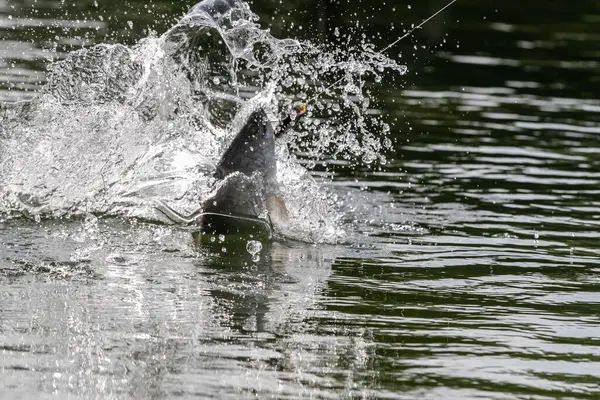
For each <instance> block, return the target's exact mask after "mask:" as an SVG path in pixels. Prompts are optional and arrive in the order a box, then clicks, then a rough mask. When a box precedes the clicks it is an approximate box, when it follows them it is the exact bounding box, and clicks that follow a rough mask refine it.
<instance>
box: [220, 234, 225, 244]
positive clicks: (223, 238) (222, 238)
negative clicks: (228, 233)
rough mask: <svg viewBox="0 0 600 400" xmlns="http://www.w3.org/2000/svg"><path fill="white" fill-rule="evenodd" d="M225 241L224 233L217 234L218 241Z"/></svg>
mask: <svg viewBox="0 0 600 400" xmlns="http://www.w3.org/2000/svg"><path fill="white" fill-rule="evenodd" d="M224 241H225V235H219V243H223V242H224Z"/></svg>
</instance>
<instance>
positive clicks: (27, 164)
mask: <svg viewBox="0 0 600 400" xmlns="http://www.w3.org/2000/svg"><path fill="white" fill-rule="evenodd" d="M257 21H258V17H257V16H256V15H255V14H254V13H252V11H251V10H250V8H249V6H248V5H247V4H246V3H244V2H242V1H238V0H205V1H203V2H201V3H199V4H197V5H196V6H194V7H193V8H192V9H191V10H190V12H189V13H188V14H187V15H186V16H185V17H184V18H182V20H181V21H180V22H179V23H178V24H176V25H175V26H173V27H172V28H171V29H170V30H168V31H167V32H166V33H164V34H163V35H161V36H158V37H157V36H149V37H147V38H145V39H143V40H141V41H140V42H139V43H137V44H136V45H134V46H132V47H127V46H123V45H118V44H117V45H106V44H102V45H97V46H94V47H91V48H89V49H83V50H80V51H77V52H74V53H71V54H69V55H68V56H67V58H66V59H64V60H62V61H60V62H57V63H54V64H52V65H50V66H49V68H48V82H47V84H46V85H45V87H44V88H43V89H42V90H41V92H40V93H39V94H38V95H37V96H36V97H35V98H34V99H33V100H32V101H30V102H28V103H20V104H3V105H2V106H1V108H0V126H1V128H0V176H1V177H0V212H1V213H3V214H5V215H7V214H8V215H12V216H21V215H25V216H31V217H34V218H40V217H54V218H55V217H72V216H81V215H88V214H96V215H124V216H127V217H138V218H143V219H149V220H159V219H160V218H161V216H160V214H158V213H156V211H155V208H154V205H155V204H156V203H155V202H156V201H157V200H161V201H167V202H169V203H170V204H172V205H173V207H175V208H178V209H180V210H182V211H183V212H186V211H192V210H194V209H195V208H197V207H198V205H199V204H200V203H201V200H202V199H204V198H206V197H207V196H208V195H209V194H210V192H211V190H212V189H213V186H214V180H213V179H212V178H211V174H210V172H211V170H212V168H213V166H214V165H215V163H216V161H217V160H218V158H219V157H220V155H221V154H222V153H223V150H224V149H225V147H226V146H227V144H228V141H229V138H230V137H231V135H233V134H235V132H236V131H237V130H238V129H239V128H240V127H241V125H242V124H243V123H244V121H245V117H246V116H247V115H249V113H251V112H252V111H254V110H256V109H257V108H259V107H263V108H266V109H267V110H268V112H269V113H270V114H271V115H272V116H273V118H277V116H278V115H280V114H281V112H283V111H286V110H288V109H290V107H291V106H292V105H293V104H295V103H297V102H298V101H307V100H308V99H309V98H311V96H315V95H317V96H318V97H316V98H314V97H313V99H314V100H313V101H312V102H311V104H309V109H310V111H311V112H310V114H309V118H308V122H306V123H305V124H303V125H302V126H301V128H300V129H299V130H298V132H295V133H293V134H292V135H291V136H290V137H288V139H287V142H286V143H284V142H280V143H278V149H277V164H278V169H279V174H278V182H279V190H280V193H279V194H280V196H281V197H282V198H284V200H285V201H286V203H287V206H288V209H289V214H290V216H291V221H290V223H289V224H286V225H285V226H277V227H276V228H277V230H278V232H279V233H280V234H283V235H284V236H291V237H294V238H298V239H303V240H310V241H317V242H319V241H327V242H332V241H336V240H338V239H339V238H340V235H342V230H341V228H340V224H339V220H340V216H339V214H338V213H337V211H336V204H335V200H334V197H333V196H332V195H330V194H329V192H328V191H327V190H326V189H325V188H324V187H323V186H322V184H320V183H319V182H317V181H316V180H315V179H314V178H313V177H312V176H311V175H310V173H308V171H307V170H306V169H305V168H304V167H302V166H300V165H299V164H298V162H297V161H296V157H295V156H294V153H297V152H299V151H301V152H303V154H304V157H308V158H311V159H315V160H316V159H319V158H323V157H324V156H325V155H328V156H330V157H334V158H337V157H343V158H346V159H361V160H362V161H364V162H368V163H370V162H374V161H377V160H379V161H380V162H381V161H384V156H383V154H382V151H381V150H382V141H384V140H385V134H386V131H387V130H386V125H385V123H384V122H383V120H382V119H381V118H380V117H379V116H378V115H377V113H373V112H372V111H373V110H371V109H370V97H369V91H368V89H367V82H369V81H375V82H377V81H379V80H380V79H381V76H382V74H383V73H384V71H385V70H389V69H391V70H393V71H396V72H397V73H403V72H404V70H405V69H404V67H403V66H400V65H398V64H397V63H396V62H395V61H393V60H390V59H388V58H387V57H385V56H384V55H382V54H380V53H378V52H376V51H375V50H374V49H373V47H372V46H371V45H370V44H368V43H363V44H361V45H360V46H358V47H355V48H349V50H348V49H345V50H342V49H335V50H331V49H329V50H327V51H325V50H324V49H322V48H319V47H317V46H315V45H313V44H311V43H308V42H299V41H297V40H293V39H285V40H280V39H276V38H274V37H273V36H271V35H270V33H269V32H268V31H266V30H263V29H261V28H260V26H259V25H258V23H257ZM340 77H341V78H343V79H340ZM332 81H335V82H337V84H334V85H331V84H330V82H332ZM288 147H289V148H290V149H291V150H292V152H291V153H290V152H289V151H288Z"/></svg>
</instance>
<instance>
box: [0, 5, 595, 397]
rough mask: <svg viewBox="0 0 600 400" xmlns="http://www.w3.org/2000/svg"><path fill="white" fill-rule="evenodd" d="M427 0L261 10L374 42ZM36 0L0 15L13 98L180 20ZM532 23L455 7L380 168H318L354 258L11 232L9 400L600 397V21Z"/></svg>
mask: <svg viewBox="0 0 600 400" xmlns="http://www.w3.org/2000/svg"><path fill="white" fill-rule="evenodd" d="M434 3H436V2H433V1H432V2H429V4H425V3H421V2H415V3H414V4H411V7H410V8H409V7H408V3H406V4H403V5H398V4H385V5H384V4H382V5H381V6H378V7H372V6H371V5H369V6H367V5H361V4H359V3H352V2H348V3H343V4H342V3H340V4H338V5H332V4H330V2H327V1H319V2H317V5H316V6H315V8H312V7H305V8H306V9H295V8H293V7H292V6H291V3H285V4H279V3H274V4H272V3H270V2H267V1H265V2H258V1H257V2H254V4H253V6H252V8H253V10H255V11H257V12H259V13H263V14H261V23H263V24H271V25H272V28H273V29H272V33H273V34H274V35H275V36H278V37H298V38H304V37H313V36H314V37H317V38H318V39H319V40H325V39H326V38H329V39H330V40H341V39H335V38H337V37H338V36H336V34H335V32H334V29H335V28H336V27H337V28H339V30H338V33H339V32H341V37H342V38H343V37H344V36H343V35H344V34H346V33H348V32H352V29H354V27H355V22H356V19H357V18H358V19H359V20H360V21H359V22H360V25H361V29H362V32H365V34H366V35H367V36H368V37H374V40H375V41H380V42H379V44H380V48H383V47H385V45H387V44H389V43H391V42H392V41H393V40H395V38H396V37H398V36H399V35H400V34H401V32H402V29H404V28H407V27H408V26H410V24H411V23H417V22H419V21H421V20H422V19H424V18H425V17H427V16H428V15H429V14H431V12H432V9H434V10H435V7H439V5H437V4H434ZM28 4H29V3H22V4H21V3H19V4H16V3H13V2H11V3H7V2H0V20H1V22H0V27H2V31H1V32H2V35H3V39H4V40H3V41H2V44H0V76H1V77H3V79H0V81H1V83H0V85H2V86H1V87H2V92H1V96H2V99H4V100H18V99H26V98H29V97H30V96H31V91H33V90H35V89H36V88H39V87H40V86H39V85H40V84H41V83H42V82H43V81H44V79H45V78H44V73H43V67H44V65H45V64H46V62H47V60H48V59H50V58H52V59H55V58H57V57H58V58H59V57H64V55H65V54H66V53H67V52H68V51H70V50H72V49H74V48H78V47H79V46H82V45H85V44H86V43H98V42H107V41H108V42H120V43H131V42H133V41H135V40H137V39H139V38H140V37H144V36H146V33H145V29H146V28H147V27H150V28H154V29H156V30H157V31H159V32H163V31H164V30H165V29H166V28H167V27H169V26H172V23H173V21H174V20H177V18H178V17H179V16H180V12H182V11H183V10H184V9H185V8H186V7H184V6H183V5H181V4H177V5H171V4H169V3H163V2H156V1H154V2H152V3H150V4H151V5H149V6H148V7H149V9H150V12H148V11H146V6H145V4H146V3H144V2H139V3H136V2H132V3H130V4H128V5H126V6H124V8H123V9H119V10H118V9H117V8H118V7H114V6H113V7H111V6H110V3H106V4H103V5H100V6H99V7H98V8H96V6H94V3H93V2H78V5H62V4H61V3H54V2H41V3H40V2H38V4H37V5H35V6H30V5H28ZM13 6H14V7H13ZM525 6H526V5H525V4H520V3H515V4H508V3H506V4H505V3H503V4H495V5H490V4H488V3H485V2H483V3H477V4H475V3H473V2H460V0H459V2H457V3H456V4H455V6H453V7H452V8H451V9H449V10H447V12H445V13H444V15H443V17H442V18H441V19H439V20H435V21H432V25H431V27H429V28H427V29H423V30H419V31H417V32H416V34H415V36H414V37H412V38H410V39H407V40H405V41H402V42H401V43H400V44H399V46H398V47H395V48H394V49H391V50H390V52H389V54H390V55H392V56H394V57H396V56H398V57H399V56H401V58H400V60H401V61H402V62H404V63H406V64H407V65H408V66H409V74H408V76H406V77H401V78H396V80H395V81H392V82H393V83H391V82H390V81H386V79H385V78H384V80H383V81H382V83H381V84H376V83H372V89H371V90H372V91H373V93H374V94H376V100H377V102H376V103H377V104H372V107H376V108H378V112H381V113H383V114H385V115H387V116H388V117H389V122H390V123H391V127H392V134H393V136H392V139H393V148H392V149H390V151H389V153H388V157H387V158H388V163H387V164H385V165H383V166H382V167H381V168H373V167H371V166H364V165H360V164H359V165H357V164H352V163H348V162H342V161H339V160H324V162H325V165H323V164H322V163H321V162H319V163H317V166H316V167H315V176H319V177H323V178H322V179H324V180H325V181H326V182H327V184H328V185H329V186H330V187H331V190H332V191H333V192H335V193H336V194H337V198H338V203H339V206H340V208H341V209H342V211H343V212H344V214H345V217H344V218H345V219H346V221H347V222H348V224H349V225H350V226H352V227H353V229H352V231H351V232H349V238H348V244H346V245H337V246H328V247H323V246H313V245H304V244H298V243H274V244H273V245H272V246H267V245H265V246H264V249H263V252H262V253H261V256H260V257H261V259H260V261H258V262H253V261H252V259H251V258H252V256H251V255H250V254H248V256H247V257H246V258H243V257H242V258H240V257H233V256H231V255H230V254H227V253H224V254H223V253H219V248H218V247H216V248H215V249H213V250H216V252H217V254H212V253H211V252H210V251H209V250H207V249H204V250H203V249H196V248H194V247H193V245H192V244H191V240H190V238H189V237H188V235H187V234H186V233H181V232H176V231H172V230H170V229H166V228H164V227H155V226H154V227H153V226H144V225H136V223H135V222H132V221H127V222H124V223H120V222H115V221H102V220H101V221H99V222H98V221H95V222H94V221H93V220H92V221H89V220H88V221H74V222H68V223H67V222H60V221H55V222H43V223H40V224H35V223H33V222H31V223H30V222H25V221H12V222H10V223H9V222H3V223H2V225H1V226H0V243H1V244H2V245H1V247H0V288H1V290H0V353H1V354H2V357H0V371H2V379H0V397H1V398H19V397H21V398H29V397H37V398H49V397H51V396H52V394H53V393H56V394H57V395H58V396H59V397H65V396H66V395H67V394H70V395H71V396H72V398H82V399H88V398H149V397H155V398H164V397H176V396H181V397H186V398H187V397H200V398H208V397H229V398H239V397H248V398H250V397H259V398H265V397H280V398H299V397H310V396H312V397H317V398H339V397H342V398H343V397H348V398H353V397H357V398H416V397H421V398H427V399H439V398H498V399H501V398H516V397H519V398H521V397H522V398H536V399H553V398H562V397H564V398H589V399H593V398H597V396H598V393H600V384H599V383H598V382H600V373H599V372H598V371H600V365H599V363H600V333H599V332H600V319H599V318H598V311H597V310H598V306H599V303H600V295H599V293H600V280H599V279H598V275H599V273H600V265H599V261H598V255H599V254H600V251H599V247H598V245H597V237H598V230H599V225H600V220H599V219H598V215H599V214H600V202H599V201H598V195H600V189H598V183H599V180H600V175H599V171H600V169H599V166H600V157H599V154H600V151H598V149H599V148H600V137H599V133H600V129H599V128H598V127H599V126H600V101H599V100H598V96H597V93H599V92H600V73H599V71H600V70H599V69H598V64H599V63H600V53H599V52H598V50H597V38H598V35H600V31H599V26H600V25H599V24H598V22H599V21H600V18H599V15H600V5H598V3H597V2H579V3H574V2H571V3H570V4H563V3H561V2H554V3H548V2H543V3H542V2H532V3H531V4H528V5H527V7H525ZM35 10H37V11H35ZM532 10H535V12H533V11H532ZM67 11H68V12H69V14H67ZM125 11H127V12H128V13H127V14H124V12H125ZM134 11H135V12H134ZM288 11H290V13H289V14H288ZM267 14H268V15H267ZM323 15H326V16H329V17H330V18H329V19H328V20H327V23H320V24H317V23H316V22H315V23H314V24H313V25H308V24H307V23H304V22H301V21H302V19H303V18H314V20H313V21H317V18H318V17H319V16H323ZM340 15H341V17H340ZM392 15H394V19H395V21H394V25H393V26H390V18H391V16H392ZM73 16H75V17H73ZM363 16H364V18H363ZM367 16H368V17H369V18H368V19H367ZM84 17H85V18H84ZM40 21H45V22H43V23H42V22H40ZM129 21H130V22H131V24H129ZM300 26H302V27H300ZM311 26H317V27H318V28H319V29H320V31H318V32H316V31H314V30H312V28H311ZM48 27H50V30H48V29H47V28H48ZM13 28H14V29H13ZM438 38H439V39H440V40H439V41H436V40H437V39H438ZM356 39H357V40H360V36H358V37H357V38H356ZM400 79H401V80H402V81H400ZM0 132H1V131H0ZM320 161H321V160H320ZM328 177H333V178H332V179H333V180H332V181H331V182H329V181H327V179H329V178H328Z"/></svg>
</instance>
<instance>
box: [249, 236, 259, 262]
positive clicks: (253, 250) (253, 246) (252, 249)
mask: <svg viewBox="0 0 600 400" xmlns="http://www.w3.org/2000/svg"><path fill="white" fill-rule="evenodd" d="M262 248H263V246H262V243H261V242H259V241H258V240H249V241H248V243H246V250H247V251H248V253H250V254H251V255H252V256H257V255H258V254H259V253H260V251H261V250H262ZM252 261H254V257H253V258H252Z"/></svg>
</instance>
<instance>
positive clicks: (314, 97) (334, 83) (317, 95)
mask: <svg viewBox="0 0 600 400" xmlns="http://www.w3.org/2000/svg"><path fill="white" fill-rule="evenodd" d="M456 1H457V0H452V1H450V2H449V3H448V4H446V5H445V6H444V7H442V8H440V9H439V10H438V11H437V12H436V13H435V14H433V15H431V16H430V17H429V18H427V19H426V20H424V21H423V22H421V23H420V24H419V25H417V26H415V27H414V28H412V29H410V30H409V31H408V32H406V33H405V34H404V35H402V36H400V37H399V38H398V39H396V40H395V41H394V42H393V43H391V44H389V45H388V46H386V47H385V48H384V49H382V50H380V51H379V52H380V53H383V52H384V51H387V50H389V49H390V48H392V47H394V46H395V45H396V44H398V42H400V41H401V40H402V39H405V38H406V37H408V36H410V35H412V33H413V32H414V31H416V30H417V29H419V28H421V27H422V26H423V25H425V24H426V23H427V22H429V21H431V20H432V19H433V18H435V17H436V16H437V15H438V14H440V13H441V12H442V11H444V10H445V9H446V8H448V7H450V6H451V5H452V4H454V3H456ZM345 78H346V77H345V76H343V77H341V78H340V79H338V80H337V81H335V82H333V83H332V84H331V85H329V86H327V87H326V88H325V89H324V90H323V92H325V91H327V90H329V89H331V88H332V87H333V86H335V85H337V84H338V83H340V82H341V81H343V80H344V79H345ZM323 92H321V93H317V94H316V95H314V96H313V97H311V98H310V99H308V100H307V101H306V104H309V103H312V102H313V101H315V100H316V99H318V98H319V96H321V95H322V94H323Z"/></svg>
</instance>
